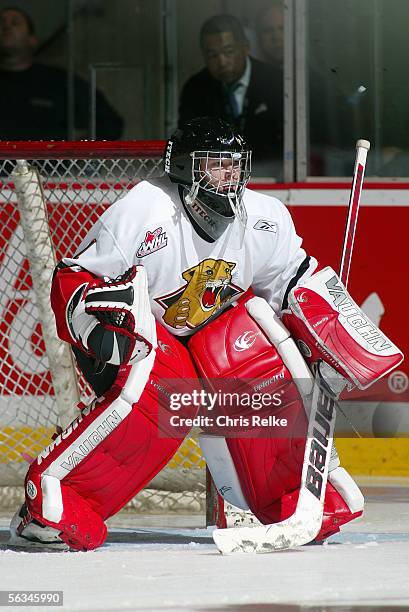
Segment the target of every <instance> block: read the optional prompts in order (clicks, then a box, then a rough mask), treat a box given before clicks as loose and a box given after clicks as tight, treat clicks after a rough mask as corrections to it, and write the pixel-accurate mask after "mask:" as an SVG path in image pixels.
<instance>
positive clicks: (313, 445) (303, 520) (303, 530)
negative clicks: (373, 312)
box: [213, 140, 370, 554]
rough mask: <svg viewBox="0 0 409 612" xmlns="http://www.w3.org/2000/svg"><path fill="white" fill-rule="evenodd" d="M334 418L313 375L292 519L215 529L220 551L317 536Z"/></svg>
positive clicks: (355, 202)
mask: <svg viewBox="0 0 409 612" xmlns="http://www.w3.org/2000/svg"><path fill="white" fill-rule="evenodd" d="M369 147H370V144H369V142H368V141H367V140H358V141H357V143H356V150H357V152H356V159H355V167H354V175H353V181H352V187H351V194H350V198H349V205H348V218H347V223H346V229H345V236H344V243H343V249H342V259H341V266H340V278H341V281H342V282H343V283H344V285H345V286H347V283H348V277H349V270H350V265H351V259H352V250H353V245H354V238H355V232H356V224H357V220H358V211H359V203H360V198H361V192H362V183H363V177H364V173H365V165H366V156H367V153H368V150H369ZM335 417H336V403H335V400H334V398H332V397H331V396H330V395H329V394H328V393H327V392H325V391H324V390H323V389H322V387H321V386H320V380H319V374H318V373H317V375H316V377H315V379H314V387H313V393H312V399H311V410H310V416H309V422H308V432H307V440H306V444H305V450H304V460H303V468H302V474H301V485H300V493H299V497H298V502H297V506H296V509H295V512H294V514H292V515H291V516H290V517H289V518H288V519H286V520H284V521H281V522H280V523H273V524H271V525H262V526H257V527H233V528H229V529H216V530H215V531H214V532H213V540H214V542H215V544H216V546H217V548H218V549H219V551H220V552H222V553H224V554H232V553H235V552H241V553H248V552H249V553H269V552H274V551H275V550H283V549H289V548H294V547H296V546H301V545H303V544H308V543H309V542H311V541H312V540H313V539H314V538H315V537H316V536H317V534H318V533H319V530H320V528H321V523H322V517H323V512H324V499H325V491H326V487H327V480H328V468H329V461H330V456H331V449H332V443H333V433H334V427H335Z"/></svg>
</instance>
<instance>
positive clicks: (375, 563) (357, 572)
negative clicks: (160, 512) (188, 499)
mask: <svg viewBox="0 0 409 612" xmlns="http://www.w3.org/2000/svg"><path fill="white" fill-rule="evenodd" d="M365 492H366V497H367V510H366V515H365V517H364V518H362V519H359V520H358V521H356V522H355V523H354V524H352V525H350V526H347V527H346V528H345V529H344V530H343V531H342V533H341V534H339V535H336V536H333V537H332V538H331V539H330V540H329V541H328V543H326V544H325V545H323V546H305V547H302V548H298V549H296V550H292V551H280V552H276V553H273V554H270V555H235V556H226V557H224V556H222V555H220V554H219V553H218V552H217V550H216V548H215V546H214V545H213V542H212V539H211V530H209V529H206V528H204V527H203V526H200V521H201V520H202V519H201V517H177V518H178V520H177V521H176V523H177V526H176V527H169V526H168V525H169V524H170V523H172V524H173V525H175V519H174V517H173V518H172V519H171V518H169V517H162V518H160V519H159V518H156V520H155V522H156V527H155V528H148V527H147V525H148V524H149V523H150V524H152V521H153V519H152V517H138V516H137V515H128V514H125V515H122V516H118V517H115V519H113V520H111V521H110V534H109V538H108V541H107V543H106V545H105V546H104V547H102V548H100V549H99V550H96V551H93V552H89V553H60V552H58V553H57V552H54V553H44V552H43V553H34V552H31V553H30V552H16V551H11V550H9V549H7V545H6V540H7V531H6V525H7V520H6V518H4V519H1V521H0V589H2V590H6V589H7V590H10V589H25V590H26V589H37V590H39V589H41V590H47V589H51V590H63V591H64V607H63V608H47V609H48V610H50V609H55V610H58V609H60V610H61V609H62V610H63V611H64V612H66V611H68V610H92V611H103V610H104V611H111V610H162V609H166V610H202V611H206V610H209V611H210V610H214V611H216V610H217V611H221V610H224V611H226V612H235V611H236V610H240V612H249V611H253V610H255V611H260V612H261V611H263V612H264V611H267V610H298V609H303V610H308V609H309V607H310V606H317V607H314V608H313V609H314V610H320V609H321V606H337V607H338V606H342V608H338V609H340V610H341V609H342V611H343V612H346V611H347V610H350V609H355V606H368V605H377V606H382V607H384V608H385V609H390V608H393V607H395V606H404V609H409V581H408V576H409V503H408V502H409V489H408V488H404V487H402V488H395V487H388V488H381V487H378V488H374V487H371V488H370V489H367V490H366V491H365ZM351 606H354V608H352V607H351ZM13 609H15V610H17V609H20V608H13ZM21 609H22V610H23V609H24V610H28V609H29V608H27V607H26V608H21ZM32 609H33V610H41V609H42V608H32ZM44 609H46V608H44ZM325 609H328V608H325ZM329 609H331V608H329ZM359 609H363V608H359Z"/></svg>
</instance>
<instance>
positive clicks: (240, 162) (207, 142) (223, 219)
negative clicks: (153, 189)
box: [165, 117, 251, 246]
mask: <svg viewBox="0 0 409 612" xmlns="http://www.w3.org/2000/svg"><path fill="white" fill-rule="evenodd" d="M250 171H251V151H250V150H249V149H248V146H247V144H246V143H245V142H244V140H243V139H242V137H241V136H240V135H238V134H237V133H236V132H235V131H234V129H233V128H232V127H231V126H230V125H229V124H228V123H225V122H224V121H222V120H221V119H218V118H211V117H201V118H198V119H193V120H191V121H189V122H186V123H185V124H184V126H183V128H182V129H178V130H176V132H175V133H174V134H173V135H172V136H171V138H170V140H169V141H168V143H167V147H166V153H165V172H167V173H168V174H169V178H170V179H171V180H172V181H173V182H175V183H178V184H179V185H181V186H183V187H184V188H185V189H184V193H183V200H184V203H185V206H186V208H187V211H188V213H189V215H190V216H191V217H192V219H193V220H194V221H195V223H196V224H197V225H198V226H199V227H200V229H201V230H203V231H204V232H205V233H206V234H207V235H208V236H209V237H210V238H211V239H212V240H217V239H218V238H220V236H221V235H222V234H224V232H225V231H226V230H227V229H228V228H229V227H230V228H231V231H232V230H233V226H234V231H235V234H236V236H239V242H238V244H237V246H241V243H242V238H243V235H244V230H245V227H246V223H247V212H246V209H245V206H244V203H243V195H244V188H245V186H246V185H247V183H248V180H249V178H250Z"/></svg>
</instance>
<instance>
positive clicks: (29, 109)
mask: <svg viewBox="0 0 409 612" xmlns="http://www.w3.org/2000/svg"><path fill="white" fill-rule="evenodd" d="M37 46H38V40H37V37H36V33H35V26H34V23H33V21H32V19H31V17H30V16H29V15H28V14H27V13H26V12H25V11H23V10H22V9H21V8H18V7H14V6H10V7H7V8H3V9H2V10H1V11H0V91H1V96H0V140H64V139H66V138H67V136H68V134H67V132H68V125H67V124H68V109H67V72H66V71H65V70H62V69H61V68H56V67H54V66H45V65H43V64H40V63H37V62H35V61H34V56H35V53H36V50H37ZM74 88H75V128H76V137H77V138H81V137H86V136H87V127H88V117H89V108H88V99H89V93H88V84H87V83H86V82H85V81H84V80H83V79H81V78H80V77H78V76H75V82H74ZM96 114H97V130H96V132H97V137H98V138H100V139H107V140H115V139H118V138H120V136H121V132H122V128H123V121H122V119H121V117H120V116H119V115H118V113H117V112H116V111H115V109H114V108H113V107H112V106H111V105H110V104H109V103H108V101H107V100H106V98H105V96H104V95H103V94H102V93H101V92H99V91H97V98H96Z"/></svg>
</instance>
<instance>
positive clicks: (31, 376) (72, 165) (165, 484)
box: [0, 141, 206, 513]
mask: <svg viewBox="0 0 409 612" xmlns="http://www.w3.org/2000/svg"><path fill="white" fill-rule="evenodd" d="M163 147H164V143H163V142H161V141H150V142H140V141H138V142H126V143H125V142H123V143H108V142H101V143H98V142H78V143H68V142H48V143H47V142H41V143H30V142H26V143H0V215H1V219H0V508H2V509H6V508H7V509H15V507H16V505H17V504H18V503H19V502H20V500H21V499H22V496H23V488H22V487H21V484H22V483H23V479H24V475H25V472H26V470H27V461H30V460H31V458H33V457H35V456H36V455H37V454H38V452H39V451H40V450H41V449H42V448H43V447H44V446H46V445H47V444H49V443H50V441H51V436H52V435H53V433H54V432H55V429H56V426H57V425H59V426H62V427H65V426H67V425H68V423H69V422H70V421H71V420H72V419H73V418H75V416H77V415H78V408H77V407H76V406H77V403H78V400H79V399H82V400H85V401H87V397H89V394H90V389H88V388H87V385H86V384H85V381H84V380H83V379H81V377H80V376H79V375H78V372H77V371H76V370H75V367H74V364H73V361H72V356H71V351H70V349H69V347H68V346H67V345H65V344H64V343H62V342H60V341H59V340H58V339H57V338H56V332H55V324H54V319H53V316H52V312H51V307H50V304H49V288H50V281H51V275H52V270H53V268H54V265H55V263H56V262H57V261H58V260H60V259H61V258H62V257H64V256H68V255H69V254H73V253H74V251H75V249H76V247H77V246H78V245H79V243H80V242H81V240H82V239H83V238H84V236H85V235H86V233H87V232H88V230H89V229H90V228H91V227H92V225H93V224H94V222H95V221H96V219H97V218H98V217H99V215H101V213H102V212H103V211H104V210H106V209H107V207H109V206H111V205H112V204H113V203H114V202H115V201H116V200H118V199H119V198H120V197H121V196H122V195H124V194H125V193H126V192H127V191H128V190H129V189H131V188H132V187H133V186H134V185H135V184H136V183H137V182H138V181H140V180H142V179H144V178H149V177H154V176H159V175H160V174H162V172H163V170H162V163H161V155H162V152H163ZM135 214H137V211H136V212H135ZM205 503H206V494H205V467H204V461H203V459H202V457H201V454H200V449H199V446H198V444H197V441H196V439H195V436H194V435H192V436H190V437H189V438H188V439H187V440H185V442H184V443H183V445H182V447H181V448H180V449H179V451H178V452H177V453H176V455H175V456H174V457H173V458H172V460H171V461H170V463H169V464H168V465H167V466H166V467H165V469H164V470H162V472H161V473H160V474H158V476H156V478H155V479H154V480H153V481H152V482H151V483H150V484H149V487H148V488H147V489H145V490H143V491H141V492H140V493H139V494H138V495H137V496H136V497H135V498H134V499H133V500H132V501H131V502H130V504H129V505H128V508H132V509H134V510H136V511H147V512H151V513H157V512H177V511H189V512H203V511H204V509H205Z"/></svg>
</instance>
